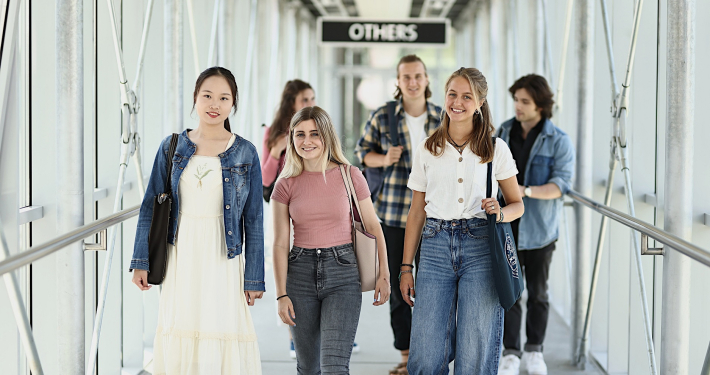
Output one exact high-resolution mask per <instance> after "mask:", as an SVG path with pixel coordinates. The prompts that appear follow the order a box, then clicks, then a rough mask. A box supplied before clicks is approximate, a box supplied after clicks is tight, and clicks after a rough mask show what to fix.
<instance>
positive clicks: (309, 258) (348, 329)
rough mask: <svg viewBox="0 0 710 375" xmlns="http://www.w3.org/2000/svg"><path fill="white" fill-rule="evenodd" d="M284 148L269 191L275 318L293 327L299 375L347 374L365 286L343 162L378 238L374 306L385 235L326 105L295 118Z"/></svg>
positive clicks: (385, 282)
mask: <svg viewBox="0 0 710 375" xmlns="http://www.w3.org/2000/svg"><path fill="white" fill-rule="evenodd" d="M286 154H287V156H286V165H285V167H284V170H283V172H281V175H280V176H279V179H278V180H277V181H276V186H275V187H274V192H273V194H272V196H271V199H272V208H273V217H274V256H273V258H274V277H275V279H276V293H277V295H278V298H277V300H278V305H279V316H280V317H281V320H282V321H283V322H284V323H286V324H288V325H290V326H291V333H292V335H293V341H294V344H295V347H296V361H297V372H298V374H314V375H315V374H321V373H323V374H331V373H337V374H348V373H349V365H350V355H351V353H352V348H353V340H354V339H355V331H356V330H357V324H358V320H359V318H360V306H361V303H362V292H361V287H360V276H359V273H358V268H357V267H358V266H357V260H356V257H355V253H354V250H353V244H352V222H351V216H350V203H349V202H348V194H347V190H346V187H345V183H344V181H343V177H342V174H341V172H340V167H339V166H340V165H345V167H346V168H350V170H351V175H352V180H353V185H354V186H355V192H356V195H357V199H358V200H359V202H360V208H361V210H362V213H361V215H362V220H363V221H364V223H365V226H366V227H367V228H368V230H370V231H371V233H372V234H373V235H375V237H376V238H377V245H378V248H379V249H378V250H379V251H378V252H379V254H378V255H379V260H380V277H379V279H378V280H377V285H376V287H375V298H374V303H373V305H375V306H379V305H382V304H384V303H385V302H387V300H388V298H389V295H390V282H389V280H390V278H389V270H388V268H387V249H386V247H385V239H384V236H383V234H382V230H381V228H380V226H379V223H378V220H377V215H376V214H375V209H374V208H373V206H372V201H371V200H370V191H369V189H368V187H367V182H366V181H365V178H364V177H363V175H362V173H361V172H360V171H359V170H358V169H357V168H354V167H352V166H351V165H350V164H349V163H348V161H347V159H346V158H345V155H343V152H342V148H341V146H340V141H339V139H338V137H337V135H336V134H335V129H334V128H333V124H332V122H331V120H330V117H329V116H328V114H327V113H326V112H325V111H324V110H322V109H321V108H319V107H307V108H303V109H302V110H300V111H298V112H297V113H296V114H295V115H294V116H293V118H292V119H291V125H290V127H289V137H288V146H287V147H286ZM290 221H293V228H294V239H293V243H294V246H293V248H292V249H291V250H290V251H289V241H290V238H291V234H290V231H291V225H290Z"/></svg>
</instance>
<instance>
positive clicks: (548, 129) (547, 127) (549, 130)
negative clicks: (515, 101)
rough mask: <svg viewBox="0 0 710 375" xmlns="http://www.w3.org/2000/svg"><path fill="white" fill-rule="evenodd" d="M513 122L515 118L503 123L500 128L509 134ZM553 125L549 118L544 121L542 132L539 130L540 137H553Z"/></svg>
mask: <svg viewBox="0 0 710 375" xmlns="http://www.w3.org/2000/svg"><path fill="white" fill-rule="evenodd" d="M514 122H515V117H513V118H511V119H510V120H508V121H506V122H504V123H503V124H502V125H501V127H502V128H503V129H505V131H506V132H508V133H510V130H511V129H513V123H514ZM555 132H556V130H555V124H553V123H552V121H551V120H550V119H549V118H546V119H545V122H544V123H543V125H542V130H540V135H545V136H552V135H555Z"/></svg>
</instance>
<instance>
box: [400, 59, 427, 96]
mask: <svg viewBox="0 0 710 375" xmlns="http://www.w3.org/2000/svg"><path fill="white" fill-rule="evenodd" d="M428 85H429V78H427V75H426V69H424V64H422V63H420V62H419V61H415V62H410V63H402V64H400V65H399V68H397V86H398V87H399V90H400V91H401V92H402V97H403V99H404V100H416V99H420V98H422V97H424V95H425V94H426V87H427V86H428Z"/></svg>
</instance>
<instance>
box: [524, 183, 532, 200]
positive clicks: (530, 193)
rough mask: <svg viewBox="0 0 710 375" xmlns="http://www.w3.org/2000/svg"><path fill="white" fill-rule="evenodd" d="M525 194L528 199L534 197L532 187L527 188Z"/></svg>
mask: <svg viewBox="0 0 710 375" xmlns="http://www.w3.org/2000/svg"><path fill="white" fill-rule="evenodd" d="M523 194H525V196H526V197H529V196H531V195H532V189H531V188H530V186H526V187H525V190H523Z"/></svg>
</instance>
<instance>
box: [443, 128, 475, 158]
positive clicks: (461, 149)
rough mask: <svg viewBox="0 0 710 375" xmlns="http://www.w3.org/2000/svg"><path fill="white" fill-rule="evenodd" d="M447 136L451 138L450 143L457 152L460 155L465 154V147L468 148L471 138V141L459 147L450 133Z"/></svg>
mask: <svg viewBox="0 0 710 375" xmlns="http://www.w3.org/2000/svg"><path fill="white" fill-rule="evenodd" d="M446 135H447V136H448V137H449V143H451V145H452V146H454V148H456V151H458V152H459V154H462V153H463V149H464V147H466V145H467V144H468V142H469V141H470V140H471V138H469V139H467V140H466V142H464V143H463V144H462V145H459V144H458V143H456V142H454V139H453V138H451V135H449V133H448V132H447V133H446Z"/></svg>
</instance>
